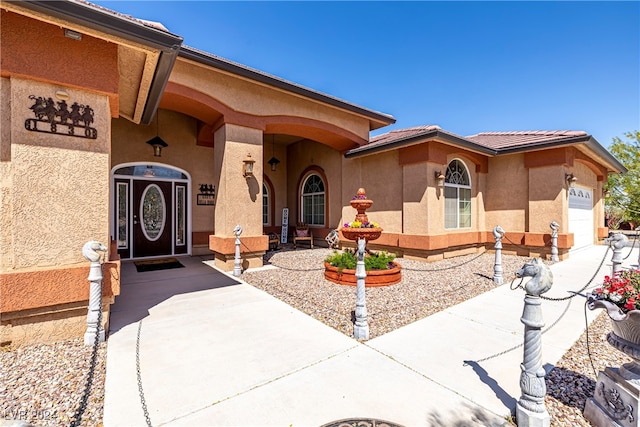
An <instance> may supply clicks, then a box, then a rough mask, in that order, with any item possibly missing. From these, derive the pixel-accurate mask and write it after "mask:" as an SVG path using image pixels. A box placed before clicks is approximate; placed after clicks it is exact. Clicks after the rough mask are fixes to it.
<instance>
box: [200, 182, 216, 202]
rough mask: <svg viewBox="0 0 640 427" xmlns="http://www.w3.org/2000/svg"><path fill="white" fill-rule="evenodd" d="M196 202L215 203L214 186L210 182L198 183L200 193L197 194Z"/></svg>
mask: <svg viewBox="0 0 640 427" xmlns="http://www.w3.org/2000/svg"><path fill="white" fill-rule="evenodd" d="M197 203H198V205H208V206H213V205H215V204H216V187H215V186H214V185H212V184H209V185H207V184H200V193H198V194H197Z"/></svg>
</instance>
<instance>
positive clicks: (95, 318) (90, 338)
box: [82, 240, 107, 345]
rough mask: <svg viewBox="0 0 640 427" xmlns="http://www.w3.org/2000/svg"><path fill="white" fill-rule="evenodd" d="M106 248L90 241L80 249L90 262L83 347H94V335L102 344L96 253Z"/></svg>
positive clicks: (99, 286) (100, 280)
mask: <svg viewBox="0 0 640 427" xmlns="http://www.w3.org/2000/svg"><path fill="white" fill-rule="evenodd" d="M106 250H107V248H106V247H105V246H104V245H103V244H102V243H100V242H98V241H95V240H91V241H89V242H87V243H85V244H84V246H83V247H82V255H84V257H85V258H86V259H87V260H88V261H90V262H91V266H90V267H89V277H87V279H88V280H89V282H91V285H90V288H89V309H88V312H87V331H86V332H85V333H84V345H94V343H95V341H96V334H97V335H98V340H99V342H104V327H103V326H102V324H101V322H100V319H101V317H102V316H101V312H102V279H103V276H102V264H101V263H100V258H101V255H100V254H99V253H98V252H97V251H100V252H105V251H106Z"/></svg>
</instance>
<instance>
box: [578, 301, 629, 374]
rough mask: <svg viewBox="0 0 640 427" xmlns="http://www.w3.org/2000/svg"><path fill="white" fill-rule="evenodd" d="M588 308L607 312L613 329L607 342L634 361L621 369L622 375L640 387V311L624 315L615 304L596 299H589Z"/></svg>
mask: <svg viewBox="0 0 640 427" xmlns="http://www.w3.org/2000/svg"><path fill="white" fill-rule="evenodd" d="M588 306H589V308H590V309H591V310H594V309H596V308H603V309H605V310H607V314H608V315H609V318H610V319H611V326H612V329H613V332H610V333H609V334H608V335H607V342H608V343H609V344H611V345H612V346H613V347H614V348H616V349H617V350H620V351H621V352H623V353H624V354H626V355H627V356H629V357H631V358H632V359H633V361H632V362H629V363H625V364H624V365H622V366H621V367H620V374H621V375H622V377H623V378H624V379H625V380H627V381H629V382H631V383H633V384H635V385H638V386H640V363H639V362H640V310H631V311H629V312H627V313H624V312H622V310H621V309H620V307H618V306H617V305H615V304H614V303H612V302H610V301H604V300H599V299H594V298H590V299H589V301H588Z"/></svg>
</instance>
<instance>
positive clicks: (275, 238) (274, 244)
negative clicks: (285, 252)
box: [267, 233, 280, 251]
mask: <svg viewBox="0 0 640 427" xmlns="http://www.w3.org/2000/svg"><path fill="white" fill-rule="evenodd" d="M267 236H269V250H270V251H275V250H277V249H278V246H279V245H280V236H279V235H278V234H277V233H267Z"/></svg>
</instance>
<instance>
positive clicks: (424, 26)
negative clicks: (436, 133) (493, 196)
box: [95, 1, 640, 147]
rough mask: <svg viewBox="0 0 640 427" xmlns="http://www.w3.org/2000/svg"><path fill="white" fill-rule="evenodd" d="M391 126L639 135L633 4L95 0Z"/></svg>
mask: <svg viewBox="0 0 640 427" xmlns="http://www.w3.org/2000/svg"><path fill="white" fill-rule="evenodd" d="M95 3H97V4H100V5H103V6H105V7H108V8H110V9H114V10H116V11H118V12H122V13H125V14H129V15H132V16H135V17H137V18H142V19H148V20H153V21H159V22H161V23H162V24H164V25H165V26H166V27H167V28H168V29H169V30H170V31H171V32H173V33H175V34H178V35H181V36H182V37H184V44H186V45H188V46H192V47H195V48H198V49H201V50H204V51H207V52H210V53H213V54H215V55H219V56H222V57H224V58H228V59H231V60H233V61H236V62H239V63H241V64H244V65H247V66H250V67H253V68H257V69H259V70H261V71H264V72H267V73H270V74H273V75H276V76H278V77H281V78H284V79H286V80H290V81H292V82H294V83H297V84H300V85H303V86H307V87H309V88H312V89H315V90H318V91H321V92H325V93H327V94H330V95H332V96H335V97H338V98H341V99H344V100H346V101H349V102H352V103H354V104H358V105H361V106H363V107H366V108H369V109H372V110H375V111H380V112H383V113H387V114H391V115H393V116H394V117H395V118H396V120H397V122H396V124H395V125H392V126H389V127H387V128H384V129H382V130H378V131H376V132H374V134H379V133H383V132H386V131H389V130H391V129H397V128H405V127H411V126H416V125H423V124H437V125H439V126H441V127H442V128H443V129H445V130H448V131H451V132H454V133H457V134H460V135H472V134H475V133H477V132H482V131H507V130H565V129H570V130H584V131H586V132H588V133H590V134H592V135H593V136H594V137H595V138H596V139H597V140H598V141H599V142H600V143H601V144H602V145H604V146H605V147H606V146H608V145H609V144H610V143H611V140H612V138H613V137H614V136H619V137H622V136H623V134H624V133H625V132H627V131H634V130H638V129H640V2H635V1H634V2H612V1H607V2H578V1H571V2H546V1H545V2H542V1H541V2H520V1H518V2H501V1H498V2H481V1H474V2H461V1H460V2H458V1H450V2H431V1H427V2H364V1H358V2H268V1H265V2H216V1H179V2H178V1H96V2H95Z"/></svg>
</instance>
